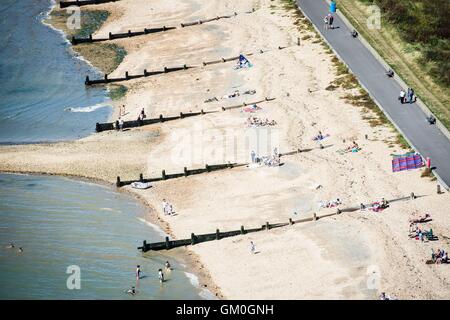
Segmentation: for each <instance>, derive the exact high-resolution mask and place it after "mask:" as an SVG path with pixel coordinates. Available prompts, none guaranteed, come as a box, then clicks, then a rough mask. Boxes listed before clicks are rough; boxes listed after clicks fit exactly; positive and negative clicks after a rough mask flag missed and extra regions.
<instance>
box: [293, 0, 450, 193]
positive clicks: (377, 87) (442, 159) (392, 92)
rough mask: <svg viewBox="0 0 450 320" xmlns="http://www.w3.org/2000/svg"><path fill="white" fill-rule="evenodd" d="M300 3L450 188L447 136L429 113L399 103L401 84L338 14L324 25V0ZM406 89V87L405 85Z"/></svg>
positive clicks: (449, 158)
mask: <svg viewBox="0 0 450 320" xmlns="http://www.w3.org/2000/svg"><path fill="white" fill-rule="evenodd" d="M297 4H298V6H299V7H300V9H301V10H302V11H303V12H304V13H305V14H306V16H307V17H308V18H309V19H310V20H311V22H312V23H313V24H314V25H315V26H316V27H317V28H318V29H319V31H320V32H321V33H322V35H323V36H324V37H325V39H326V40H327V41H328V42H329V43H330V45H331V46H332V47H333V49H334V50H335V51H336V52H337V53H338V54H339V56H340V57H341V58H342V59H343V60H344V61H345V63H346V64H347V65H348V66H349V68H350V69H351V70H352V72H353V73H354V74H355V76H356V77H357V78H358V79H359V81H360V82H361V83H362V84H363V85H364V86H365V87H366V88H367V90H368V91H369V92H370V94H371V95H372V96H373V97H374V98H375V99H376V100H377V101H378V103H379V104H380V105H381V106H382V107H383V109H384V111H385V112H386V113H387V114H388V115H389V117H390V118H391V119H392V120H393V121H394V122H395V124H396V125H397V126H398V127H399V128H400V130H401V131H402V132H403V133H404V135H405V136H406V137H407V139H408V140H409V141H410V143H411V145H412V146H413V147H414V148H415V149H416V150H417V151H418V152H419V153H420V154H421V155H422V156H423V157H430V158H431V165H432V167H436V169H435V173H437V175H438V176H439V178H440V180H441V182H443V183H444V184H446V187H447V188H448V186H450V141H449V140H448V138H447V137H446V136H445V135H444V134H443V133H442V132H441V131H440V130H439V129H438V128H437V127H436V126H434V125H429V124H428V122H427V121H426V119H425V118H426V116H427V115H426V114H425V113H424V112H423V111H422V109H420V107H419V106H417V105H416V104H415V103H413V104H404V105H402V104H400V102H399V101H398V99H397V98H398V94H399V92H400V89H401V88H402V87H401V85H400V84H399V83H398V82H397V81H396V80H394V79H390V78H388V77H387V76H386V75H385V72H386V70H385V68H384V66H383V65H382V64H381V63H380V62H379V61H378V60H377V59H376V58H375V56H374V55H373V54H372V53H371V52H370V51H369V49H367V48H366V47H365V46H364V44H363V43H362V42H361V41H360V40H359V39H358V38H353V37H352V36H351V35H350V32H351V31H352V30H351V29H349V28H348V27H347V25H346V24H345V23H344V22H343V21H342V20H341V19H340V17H339V16H338V15H337V14H334V18H335V19H334V23H333V24H334V26H335V29H333V30H325V29H324V27H323V18H324V17H325V15H326V14H327V13H328V8H329V7H328V4H327V3H326V1H325V0H298V1H297ZM338 10H339V1H338ZM403 89H404V90H405V91H406V88H403Z"/></svg>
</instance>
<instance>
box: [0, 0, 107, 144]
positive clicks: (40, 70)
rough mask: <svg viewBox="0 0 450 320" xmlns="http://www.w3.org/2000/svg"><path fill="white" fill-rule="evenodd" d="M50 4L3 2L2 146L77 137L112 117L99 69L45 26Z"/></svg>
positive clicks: (0, 63)
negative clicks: (96, 80) (95, 84)
mask: <svg viewBox="0 0 450 320" xmlns="http://www.w3.org/2000/svg"><path fill="white" fill-rule="evenodd" d="M51 5H52V2H51V1H50V0H20V1H17V0H2V1H0V23H1V24H0V29H1V32H0V83H1V85H0V143H23V142H41V141H55V140H67V139H75V138H80V137H84V136H87V135H89V134H90V133H92V132H93V131H94V130H95V123H96V122H104V121H105V120H107V118H108V117H109V115H110V113H111V108H110V107H109V103H108V97H107V95H106V94H107V92H106V90H105V89H104V88H90V87H85V85H84V79H85V76H86V75H90V76H91V78H92V77H94V76H95V75H96V74H97V73H98V71H96V70H95V69H93V68H92V67H90V66H89V65H88V64H87V63H86V62H85V61H83V60H82V59H79V58H77V57H76V56H75V55H74V54H73V52H72V50H71V47H70V44H69V43H68V42H67V41H66V39H65V38H64V37H63V35H62V34H61V33H59V32H58V31H56V30H54V29H52V28H51V27H49V26H47V25H45V24H44V23H43V20H44V19H45V18H46V17H47V14H48V12H49V9H50V6H51Z"/></svg>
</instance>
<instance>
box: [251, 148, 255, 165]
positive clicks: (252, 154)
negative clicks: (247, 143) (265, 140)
mask: <svg viewBox="0 0 450 320" xmlns="http://www.w3.org/2000/svg"><path fill="white" fill-rule="evenodd" d="M250 156H251V157H252V163H255V161H256V153H255V150H252V152H251V153H250Z"/></svg>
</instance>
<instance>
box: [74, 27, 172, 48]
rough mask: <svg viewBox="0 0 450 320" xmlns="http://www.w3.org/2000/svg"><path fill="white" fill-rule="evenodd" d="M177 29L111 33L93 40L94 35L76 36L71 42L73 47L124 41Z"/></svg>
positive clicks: (145, 29)
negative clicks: (81, 44) (118, 40)
mask: <svg viewBox="0 0 450 320" xmlns="http://www.w3.org/2000/svg"><path fill="white" fill-rule="evenodd" d="M173 29H176V27H166V26H162V27H160V28H144V30H143V31H131V30H128V32H123V33H111V32H110V33H109V35H108V38H93V37H92V34H91V35H89V37H88V38H77V37H75V36H73V37H72V39H71V40H70V42H71V43H72V45H74V46H76V45H77V44H80V43H94V42H102V41H109V40H115V39H123V38H131V37H136V36H142V35H146V34H152V33H158V32H165V31H169V30H173Z"/></svg>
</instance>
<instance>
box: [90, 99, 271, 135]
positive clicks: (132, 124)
mask: <svg viewBox="0 0 450 320" xmlns="http://www.w3.org/2000/svg"><path fill="white" fill-rule="evenodd" d="M273 100H275V98H268V97H266V98H265V99H263V100H258V101H253V102H244V103H242V104H239V105H235V106H230V107H222V110H223V111H225V110H230V109H236V108H241V107H245V106H247V105H253V104H260V103H263V102H267V101H273ZM216 112H220V110H212V111H203V109H202V110H200V112H188V113H183V112H180V115H178V116H169V117H164V116H163V115H162V114H160V115H159V117H158V118H152V119H143V120H139V119H138V120H132V121H124V122H123V125H122V129H127V128H136V127H141V126H146V125H151V124H156V123H163V122H167V121H173V120H179V119H184V118H189V117H195V116H199V115H204V114H209V113H216ZM119 129H120V128H119V121H118V120H116V121H115V122H105V123H98V122H97V123H96V124H95V131H96V132H102V131H109V130H119Z"/></svg>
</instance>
